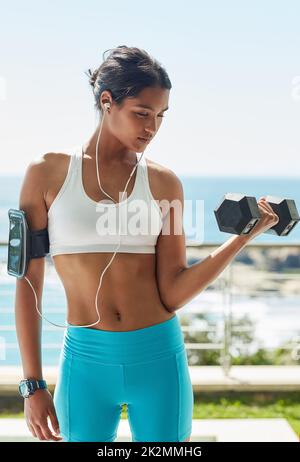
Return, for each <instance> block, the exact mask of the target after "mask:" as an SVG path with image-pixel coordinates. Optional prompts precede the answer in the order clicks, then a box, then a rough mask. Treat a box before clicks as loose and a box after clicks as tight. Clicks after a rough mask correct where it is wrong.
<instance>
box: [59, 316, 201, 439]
mask: <svg viewBox="0 0 300 462" xmlns="http://www.w3.org/2000/svg"><path fill="white" fill-rule="evenodd" d="M53 400H54V406H55V410H56V414H57V418H58V421H59V426H60V433H61V436H62V441H85V442H88V441H98V442H99V441H114V440H115V438H116V436H117V429H118V425H119V422H120V418H121V411H122V404H126V405H127V416H128V422H129V425H130V429H131V433H132V441H143V442H144V441H165V442H167V441H184V440H185V439H187V438H188V436H190V435H191V431H192V416H193V405H194V396H193V388H192V383H191V379H190V375H189V369H188V362H187V354H186V349H185V344H184V337H183V333H182V331H181V326H180V322H179V320H178V318H177V316H176V315H174V316H173V317H172V318H170V319H168V320H167V321H164V322H161V323H159V324H155V325H152V326H149V327H145V328H143V329H136V330H131V331H124V332H123V331H122V332H120V331H117V332H115V331H107V330H98V329H93V328H88V327H81V328H77V327H73V326H68V327H67V328H66V331H65V335H64V341H63V348H62V350H61V355H60V360H59V373H58V378H57V382H56V387H55V390H54V396H53Z"/></svg>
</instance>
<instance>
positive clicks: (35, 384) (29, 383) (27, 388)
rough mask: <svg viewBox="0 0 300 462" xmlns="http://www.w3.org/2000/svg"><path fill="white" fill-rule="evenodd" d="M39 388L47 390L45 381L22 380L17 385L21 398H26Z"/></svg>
mask: <svg viewBox="0 0 300 462" xmlns="http://www.w3.org/2000/svg"><path fill="white" fill-rule="evenodd" d="M39 388H42V389H44V388H47V383H46V380H31V379H24V380H21V381H20V383H19V393H20V395H21V396H23V398H28V397H29V396H30V395H33V393H34V392H35V391H36V390H38V389H39Z"/></svg>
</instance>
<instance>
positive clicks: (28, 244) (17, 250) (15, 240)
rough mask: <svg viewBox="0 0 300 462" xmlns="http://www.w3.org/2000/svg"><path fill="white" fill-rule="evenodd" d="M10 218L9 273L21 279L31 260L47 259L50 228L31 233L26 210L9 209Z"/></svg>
mask: <svg viewBox="0 0 300 462" xmlns="http://www.w3.org/2000/svg"><path fill="white" fill-rule="evenodd" d="M8 218H9V237H8V255H7V272H8V274H10V275H11V276H16V277H17V278H18V279H21V278H23V277H24V276H25V274H26V272H27V267H28V263H29V260H30V259H31V258H40V257H45V256H46V255H47V254H48V253H49V234H48V228H44V229H41V230H36V231H31V230H30V229H29V228H28V224H27V221H26V214H25V212H24V210H19V209H9V210H8Z"/></svg>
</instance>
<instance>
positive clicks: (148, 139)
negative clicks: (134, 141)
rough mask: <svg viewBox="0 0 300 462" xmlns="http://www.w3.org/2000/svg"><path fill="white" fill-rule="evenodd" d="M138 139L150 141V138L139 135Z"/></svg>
mask: <svg viewBox="0 0 300 462" xmlns="http://www.w3.org/2000/svg"><path fill="white" fill-rule="evenodd" d="M138 139H139V140H142V141H150V138H143V137H141V136H138Z"/></svg>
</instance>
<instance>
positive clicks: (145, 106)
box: [136, 104, 169, 112]
mask: <svg viewBox="0 0 300 462" xmlns="http://www.w3.org/2000/svg"><path fill="white" fill-rule="evenodd" d="M136 106H138V107H143V108H145V109H150V110H151V111H154V109H153V108H152V107H151V106H147V105H146V104H137V105H136ZM168 109H169V106H167V107H166V108H165V109H163V110H162V112H164V111H167V110H168Z"/></svg>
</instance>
